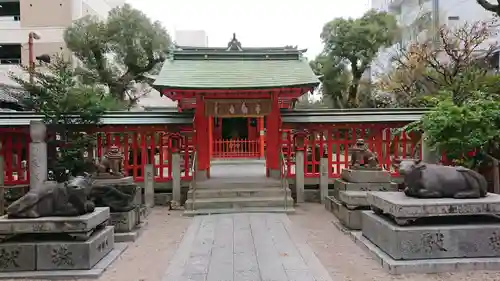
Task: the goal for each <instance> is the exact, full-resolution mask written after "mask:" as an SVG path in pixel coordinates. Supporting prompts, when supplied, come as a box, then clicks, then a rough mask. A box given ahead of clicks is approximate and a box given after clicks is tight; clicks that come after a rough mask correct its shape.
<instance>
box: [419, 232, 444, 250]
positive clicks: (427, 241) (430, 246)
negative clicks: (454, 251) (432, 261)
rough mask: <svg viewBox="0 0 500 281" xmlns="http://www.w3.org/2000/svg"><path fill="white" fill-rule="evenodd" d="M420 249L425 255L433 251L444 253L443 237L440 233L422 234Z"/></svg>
mask: <svg viewBox="0 0 500 281" xmlns="http://www.w3.org/2000/svg"><path fill="white" fill-rule="evenodd" d="M421 242H422V248H423V249H424V251H425V252H427V253H432V252H434V251H440V252H446V251H447V250H446V249H445V248H444V235H443V233H441V232H436V233H424V234H423V235H422V237H421Z"/></svg>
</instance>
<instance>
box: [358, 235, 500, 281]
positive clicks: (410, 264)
mask: <svg viewBox="0 0 500 281" xmlns="http://www.w3.org/2000/svg"><path fill="white" fill-rule="evenodd" d="M350 235H351V237H352V238H353V240H354V241H355V243H356V244H357V245H358V246H360V247H361V248H363V249H364V250H365V251H367V252H368V253H370V254H371V255H372V257H373V258H374V259H375V261H376V262H377V263H378V264H380V265H381V266H382V268H384V269H385V270H386V271H387V272H388V273H390V274H408V273H419V274H429V273H430V274H432V273H443V272H457V271H471V270H495V271H497V270H500V258H460V259H423V260H394V259H393V258H391V257H390V256H389V255H387V254H386V253H385V252H384V251H382V250H381V249H380V248H378V247H377V246H375V245H374V244H373V243H372V242H370V240H368V239H367V238H366V237H364V236H363V235H362V233H361V232H359V231H353V232H351V233H350Z"/></svg>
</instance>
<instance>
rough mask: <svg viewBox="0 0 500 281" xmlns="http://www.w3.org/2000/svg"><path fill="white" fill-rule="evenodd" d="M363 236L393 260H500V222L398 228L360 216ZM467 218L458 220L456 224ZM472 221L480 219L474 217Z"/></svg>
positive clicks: (369, 214) (381, 218)
mask: <svg viewBox="0 0 500 281" xmlns="http://www.w3.org/2000/svg"><path fill="white" fill-rule="evenodd" d="M362 220H363V230H362V232H363V236H365V237H366V238H368V240H370V241H371V242H372V243H373V244H375V245H376V246H377V247H379V248H380V249H381V250H382V251H384V252H385V253H387V254H388V255H389V256H390V257H391V258H393V259H395V260H416V259H437V258H440V259H443V258H485V257H500V223H499V222H500V220H498V219H493V220H490V222H484V221H483V222H477V223H474V224H458V225H457V224H451V225H449V224H442V223H437V224H433V225H427V224H426V225H422V226H412V225H410V226H399V225H396V224H395V223H394V222H393V221H391V220H390V219H388V218H387V217H385V216H380V215H377V214H375V213H374V212H372V211H364V212H363V213H362ZM462 220H463V221H464V222H466V219H462V218H460V219H457V221H462ZM474 220H479V218H475V219H474Z"/></svg>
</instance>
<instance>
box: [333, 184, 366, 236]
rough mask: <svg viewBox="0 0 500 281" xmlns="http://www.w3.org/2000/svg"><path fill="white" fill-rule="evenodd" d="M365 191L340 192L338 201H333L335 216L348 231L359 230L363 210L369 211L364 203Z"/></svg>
mask: <svg viewBox="0 0 500 281" xmlns="http://www.w3.org/2000/svg"><path fill="white" fill-rule="evenodd" d="M366 193H367V192H366V191H341V192H340V193H339V200H335V201H336V202H335V203H336V205H337V206H336V208H338V210H337V211H336V216H337V218H338V219H339V221H340V222H341V223H342V225H343V226H345V227H346V228H348V229H351V230H360V229H361V214H362V212H363V211H364V210H369V209H370V206H369V205H368V202H367V201H366Z"/></svg>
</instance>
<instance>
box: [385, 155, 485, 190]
mask: <svg viewBox="0 0 500 281" xmlns="http://www.w3.org/2000/svg"><path fill="white" fill-rule="evenodd" d="M393 166H394V167H396V168H398V169H399V173H400V174H401V175H402V176H404V183H405V186H406V188H405V190H404V193H405V194H406V196H409V197H416V198H456V199H463V198H480V197H485V196H486V193H487V192H488V191H487V190H488V183H487V182H486V179H485V178H484V177H483V176H482V175H481V174H479V173H478V172H476V171H473V170H471V169H467V168H465V167H461V166H458V167H451V166H442V165H435V164H427V163H422V162H421V160H414V159H394V160H393Z"/></svg>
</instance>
